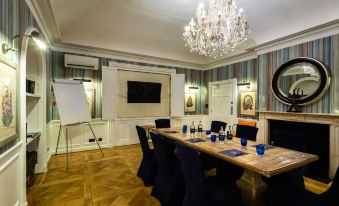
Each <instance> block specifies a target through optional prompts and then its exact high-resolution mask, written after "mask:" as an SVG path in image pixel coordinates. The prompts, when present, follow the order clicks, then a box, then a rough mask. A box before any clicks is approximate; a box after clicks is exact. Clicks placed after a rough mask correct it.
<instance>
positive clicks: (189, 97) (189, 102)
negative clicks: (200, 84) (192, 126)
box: [185, 93, 197, 112]
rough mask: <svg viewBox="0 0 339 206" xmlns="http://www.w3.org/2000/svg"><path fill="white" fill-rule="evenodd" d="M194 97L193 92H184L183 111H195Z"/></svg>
mask: <svg viewBox="0 0 339 206" xmlns="http://www.w3.org/2000/svg"><path fill="white" fill-rule="evenodd" d="M196 97H197V95H196V94H195V93H185V112H195V111H196Z"/></svg>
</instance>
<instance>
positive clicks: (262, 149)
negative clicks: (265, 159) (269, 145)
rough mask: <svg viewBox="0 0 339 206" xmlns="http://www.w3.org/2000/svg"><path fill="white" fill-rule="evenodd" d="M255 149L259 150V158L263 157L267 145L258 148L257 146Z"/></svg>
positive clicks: (259, 145) (260, 145)
mask: <svg viewBox="0 0 339 206" xmlns="http://www.w3.org/2000/svg"><path fill="white" fill-rule="evenodd" d="M255 149H256V150H257V154H258V156H260V157H261V156H263V155H264V154H265V145H263V144H258V145H257V146H255Z"/></svg>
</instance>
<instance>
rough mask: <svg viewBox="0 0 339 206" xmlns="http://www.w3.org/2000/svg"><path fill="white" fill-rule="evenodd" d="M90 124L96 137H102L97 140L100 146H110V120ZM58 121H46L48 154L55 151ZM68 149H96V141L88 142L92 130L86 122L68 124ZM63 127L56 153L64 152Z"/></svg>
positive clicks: (91, 136)
mask: <svg viewBox="0 0 339 206" xmlns="http://www.w3.org/2000/svg"><path fill="white" fill-rule="evenodd" d="M91 126H92V128H93V131H94V133H95V135H96V137H97V138H98V139H99V138H102V141H100V142H99V144H100V146H101V147H102V148H106V147H110V146H112V145H111V144H110V121H100V120H98V121H93V122H91ZM59 127H60V124H59V121H51V122H49V123H48V138H49V141H48V142H49V144H50V145H49V152H50V153H49V156H50V155H52V154H54V153H55V148H56V145H57V139H58V134H59ZM67 130H68V149H69V151H73V152H75V151H84V150H90V149H98V146H97V143H96V142H90V141H89V140H90V139H93V138H94V137H93V135H92V132H91V130H90V128H89V126H88V124H87V123H83V124H77V125H72V126H68V129H67ZM65 132H66V129H65V127H62V130H61V135H60V142H59V148H58V153H64V152H66V138H65Z"/></svg>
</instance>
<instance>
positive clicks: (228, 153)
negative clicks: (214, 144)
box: [219, 149, 248, 157]
mask: <svg viewBox="0 0 339 206" xmlns="http://www.w3.org/2000/svg"><path fill="white" fill-rule="evenodd" d="M219 153H221V154H223V155H226V156H229V157H237V156H241V155H247V154H248V153H247V152H243V151H240V150H236V149H230V150H224V151H221V152H219Z"/></svg>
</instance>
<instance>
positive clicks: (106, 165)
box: [27, 145, 330, 206]
mask: <svg viewBox="0 0 339 206" xmlns="http://www.w3.org/2000/svg"><path fill="white" fill-rule="evenodd" d="M103 151H104V154H105V156H104V157H102V156H101V153H100V151H99V150H92V151H85V152H77V153H72V154H70V156H69V169H68V170H66V164H65V163H66V159H65V158H66V156H65V155H57V156H53V157H52V158H51V160H50V162H49V165H48V171H47V172H46V173H45V174H39V175H36V177H35V181H34V185H33V186H32V187H30V189H29V190H28V196H27V200H28V206H106V205H108V206H160V203H159V202H158V201H157V200H156V199H155V198H153V197H152V196H150V192H151V187H144V185H143V183H142V181H141V179H139V178H138V177H137V176H136V173H137V170H138V167H139V164H140V161H141V157H142V153H141V149H140V145H130V146H123V147H114V148H111V149H104V150H103ZM210 172H212V173H213V171H210ZM214 173H215V171H214ZM305 184H306V188H307V189H309V190H311V191H313V192H315V193H322V192H324V191H325V190H326V189H327V188H328V187H329V186H330V184H328V185H324V184H320V183H317V182H315V181H313V180H310V179H307V178H306V179H305Z"/></svg>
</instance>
